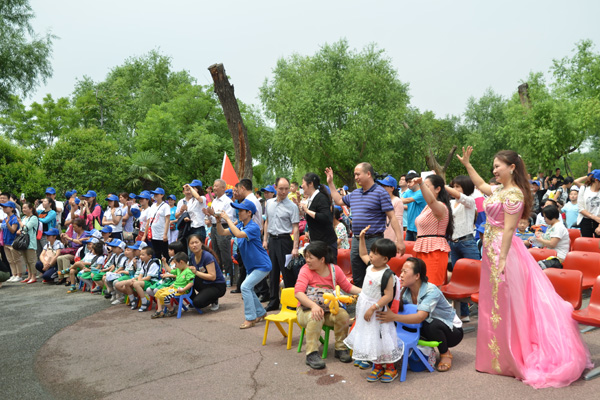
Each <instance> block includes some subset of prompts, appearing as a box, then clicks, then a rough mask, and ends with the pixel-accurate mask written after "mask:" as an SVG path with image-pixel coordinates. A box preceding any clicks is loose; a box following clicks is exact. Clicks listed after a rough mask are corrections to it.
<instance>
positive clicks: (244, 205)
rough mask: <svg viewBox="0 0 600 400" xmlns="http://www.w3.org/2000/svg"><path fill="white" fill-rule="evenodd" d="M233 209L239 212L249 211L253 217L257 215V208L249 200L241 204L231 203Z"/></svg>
mask: <svg viewBox="0 0 600 400" xmlns="http://www.w3.org/2000/svg"><path fill="white" fill-rule="evenodd" d="M231 207H233V208H237V209H238V210H247V211H250V212H251V213H252V215H254V214H256V206H255V205H254V203H253V202H251V201H250V200H248V199H244V201H242V202H241V203H239V204H238V203H231Z"/></svg>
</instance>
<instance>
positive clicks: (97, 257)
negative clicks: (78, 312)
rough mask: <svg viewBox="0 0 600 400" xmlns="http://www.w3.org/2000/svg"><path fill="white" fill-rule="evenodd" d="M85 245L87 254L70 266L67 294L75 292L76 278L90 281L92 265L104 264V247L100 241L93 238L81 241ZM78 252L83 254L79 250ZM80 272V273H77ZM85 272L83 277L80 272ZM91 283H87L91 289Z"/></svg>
mask: <svg viewBox="0 0 600 400" xmlns="http://www.w3.org/2000/svg"><path fill="white" fill-rule="evenodd" d="M83 243H84V244H86V247H87V249H88V252H87V253H86V254H85V255H84V256H83V258H82V259H81V260H80V261H77V262H76V263H75V264H73V265H72V266H71V269H70V270H69V280H70V282H71V288H70V289H69V290H68V291H67V293H75V292H76V291H77V276H79V279H81V280H82V281H84V282H85V280H86V279H91V275H92V274H91V269H90V267H91V266H92V264H94V265H98V264H100V265H102V263H103V262H104V246H103V245H102V243H100V241H99V240H98V239H97V238H95V237H93V238H91V239H90V240H89V241H83ZM80 252H82V253H83V252H84V251H83V250H80ZM79 270H81V271H79ZM78 271H79V272H78ZM83 271H85V272H86V274H85V275H84V274H83V273H82V272H83ZM91 284H92V283H91V282H89V286H90V287H91Z"/></svg>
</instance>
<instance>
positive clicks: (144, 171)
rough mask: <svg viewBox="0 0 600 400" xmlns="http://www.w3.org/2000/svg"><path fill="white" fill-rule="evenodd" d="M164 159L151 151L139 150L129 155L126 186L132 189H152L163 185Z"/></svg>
mask: <svg viewBox="0 0 600 400" xmlns="http://www.w3.org/2000/svg"><path fill="white" fill-rule="evenodd" d="M165 165H166V163H165V160H164V158H163V157H161V156H160V155H158V154H156V153H152V152H151V151H140V152H138V153H135V154H134V155H133V156H132V157H131V164H130V165H129V170H128V172H127V183H126V187H127V189H129V190H133V191H138V192H140V191H142V190H154V189H155V188H156V187H160V186H164V183H165V178H164V171H165Z"/></svg>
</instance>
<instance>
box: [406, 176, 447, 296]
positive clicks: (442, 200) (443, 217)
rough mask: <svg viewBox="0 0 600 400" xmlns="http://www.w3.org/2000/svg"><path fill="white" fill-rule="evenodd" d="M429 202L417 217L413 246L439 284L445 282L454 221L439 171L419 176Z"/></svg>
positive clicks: (425, 197)
mask: <svg viewBox="0 0 600 400" xmlns="http://www.w3.org/2000/svg"><path fill="white" fill-rule="evenodd" d="M415 183H417V184H418V185H419V186H420V188H421V193H422V194H423V198H424V199H425V201H426V202H427V206H426V207H425V208H424V209H423V211H421V214H420V215H419V216H418V217H417V219H416V220H415V225H416V226H417V241H416V243H415V247H414V250H415V252H416V253H417V258H420V259H421V260H423V261H425V264H426V265H427V278H428V279H429V282H430V283H432V284H434V285H436V286H440V285H443V284H444V283H445V282H446V274H447V268H448V253H450V246H449V245H448V238H451V237H452V231H453V230H454V223H453V221H452V211H451V208H450V195H449V194H448V192H447V191H446V188H445V182H444V179H443V178H442V177H441V176H439V175H429V176H428V177H427V178H425V180H423V179H422V178H416V179H415Z"/></svg>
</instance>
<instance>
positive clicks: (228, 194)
mask: <svg viewBox="0 0 600 400" xmlns="http://www.w3.org/2000/svg"><path fill="white" fill-rule="evenodd" d="M225 195H227V197H229V198H230V199H232V198H233V189H227V190H226V191H225Z"/></svg>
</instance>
